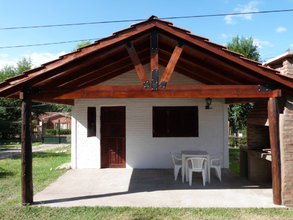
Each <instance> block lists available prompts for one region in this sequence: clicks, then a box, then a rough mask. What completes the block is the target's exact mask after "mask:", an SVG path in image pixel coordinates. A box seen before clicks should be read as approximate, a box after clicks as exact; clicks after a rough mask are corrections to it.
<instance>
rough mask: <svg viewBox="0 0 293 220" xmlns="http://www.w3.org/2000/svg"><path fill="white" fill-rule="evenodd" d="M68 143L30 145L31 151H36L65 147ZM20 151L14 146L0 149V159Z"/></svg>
mask: <svg viewBox="0 0 293 220" xmlns="http://www.w3.org/2000/svg"><path fill="white" fill-rule="evenodd" d="M68 145H69V144H42V145H39V146H32V148H33V152H38V151H43V150H49V149H54V148H57V147H65V146H68ZM20 153H21V149H20V147H18V148H14V149H9V150H0V160H1V159H4V158H7V157H11V156H14V155H17V154H20Z"/></svg>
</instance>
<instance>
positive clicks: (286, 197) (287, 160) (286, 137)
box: [280, 109, 293, 207]
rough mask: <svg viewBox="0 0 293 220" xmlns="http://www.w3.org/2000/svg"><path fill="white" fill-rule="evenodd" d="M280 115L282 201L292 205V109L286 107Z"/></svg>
mask: <svg viewBox="0 0 293 220" xmlns="http://www.w3.org/2000/svg"><path fill="white" fill-rule="evenodd" d="M282 117H283V120H282V122H281V128H280V132H281V134H280V136H281V138H282V140H281V155H282V158H281V164H282V166H281V169H282V203H283V204H284V205H286V206H291V207H293V110H289V109H286V110H285V112H284V115H283V116H282ZM282 117H281V118H282Z"/></svg>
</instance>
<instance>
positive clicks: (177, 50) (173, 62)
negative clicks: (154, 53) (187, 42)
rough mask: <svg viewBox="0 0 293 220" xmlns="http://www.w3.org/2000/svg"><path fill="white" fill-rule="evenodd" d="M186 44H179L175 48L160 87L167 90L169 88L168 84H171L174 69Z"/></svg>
mask: <svg viewBox="0 0 293 220" xmlns="http://www.w3.org/2000/svg"><path fill="white" fill-rule="evenodd" d="M183 47H184V43H183V42H182V41H180V42H178V44H177V46H176V47H175V49H174V51H173V53H172V55H171V58H170V60H169V62H168V65H167V67H166V68H165V71H164V73H163V76H162V79H161V81H160V87H161V88H163V89H165V88H166V86H167V83H168V82H169V80H170V78H171V75H172V73H173V71H174V68H175V66H176V64H177V62H178V60H179V58H180V55H181V53H182V51H183Z"/></svg>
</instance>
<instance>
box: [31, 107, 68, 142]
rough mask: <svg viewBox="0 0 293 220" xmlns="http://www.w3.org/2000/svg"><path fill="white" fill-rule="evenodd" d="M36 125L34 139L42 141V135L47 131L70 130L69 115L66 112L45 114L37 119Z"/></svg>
mask: <svg viewBox="0 0 293 220" xmlns="http://www.w3.org/2000/svg"><path fill="white" fill-rule="evenodd" d="M37 121H38V125H37V126H36V129H35V130H34V138H36V140H37V141H42V135H43V136H45V135H46V130H47V129H58V126H59V123H60V129H71V115H70V114H69V113H67V112H46V114H42V115H40V116H39V117H38V119H37Z"/></svg>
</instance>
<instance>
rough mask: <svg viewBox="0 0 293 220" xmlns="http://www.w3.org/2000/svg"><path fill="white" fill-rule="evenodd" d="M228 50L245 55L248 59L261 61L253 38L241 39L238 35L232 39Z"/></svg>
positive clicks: (228, 44)
mask: <svg viewBox="0 0 293 220" xmlns="http://www.w3.org/2000/svg"><path fill="white" fill-rule="evenodd" d="M227 49H229V50H232V51H235V52H237V53H241V54H243V55H244V56H245V57H246V58H248V59H251V60H255V61H259V60H260V54H259V52H258V48H257V45H255V44H254V43H253V38H252V37H249V38H245V37H241V38H240V37H239V36H238V35H237V36H236V37H234V38H232V41H231V42H229V43H227Z"/></svg>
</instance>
